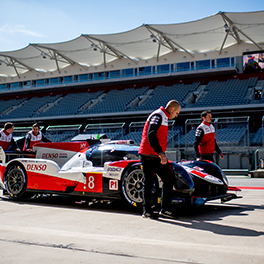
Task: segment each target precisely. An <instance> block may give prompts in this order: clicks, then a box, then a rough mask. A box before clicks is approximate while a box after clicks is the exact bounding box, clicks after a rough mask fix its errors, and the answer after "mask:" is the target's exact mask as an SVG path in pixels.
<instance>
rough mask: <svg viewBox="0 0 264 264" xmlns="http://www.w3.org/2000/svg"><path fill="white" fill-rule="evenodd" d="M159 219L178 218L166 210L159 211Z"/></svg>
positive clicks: (175, 214)
mask: <svg viewBox="0 0 264 264" xmlns="http://www.w3.org/2000/svg"><path fill="white" fill-rule="evenodd" d="M159 216H160V217H165V218H170V219H177V218H179V215H178V214H177V213H175V212H172V211H168V210H161V211H160V212H159Z"/></svg>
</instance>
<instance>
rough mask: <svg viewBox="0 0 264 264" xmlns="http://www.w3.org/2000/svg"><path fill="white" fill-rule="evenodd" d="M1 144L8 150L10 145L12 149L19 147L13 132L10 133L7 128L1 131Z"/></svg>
mask: <svg viewBox="0 0 264 264" xmlns="http://www.w3.org/2000/svg"><path fill="white" fill-rule="evenodd" d="M0 146H1V147H2V148H3V150H8V149H9V147H10V146H11V149H12V150H15V149H17V144H16V142H15V140H14V139H13V136H12V134H8V133H7V132H6V130H5V129H2V130H1V131H0Z"/></svg>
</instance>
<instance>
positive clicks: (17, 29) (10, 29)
mask: <svg viewBox="0 0 264 264" xmlns="http://www.w3.org/2000/svg"><path fill="white" fill-rule="evenodd" d="M0 33H3V34H8V35H15V34H22V35H27V36H34V37H44V35H42V34H40V33H38V32H35V31H32V30H29V29H26V27H25V26H24V25H10V24H4V25H3V26H2V27H0Z"/></svg>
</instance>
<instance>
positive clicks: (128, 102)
mask: <svg viewBox="0 0 264 264" xmlns="http://www.w3.org/2000/svg"><path fill="white" fill-rule="evenodd" d="M263 16H264V11H259V12H244V13H225V12H219V13H217V14H215V15H213V16H210V17H206V18H203V19H200V20H197V21H194V22H191V23H181V24H170V25H146V24H143V25H142V26H140V27H138V28H136V29H134V30H131V31H128V32H123V33H118V34H110V35H86V34H83V35H81V36H80V37H78V38H76V39H74V40H70V41H65V42H62V43H53V44H30V45H28V46H27V47H26V48H24V49H21V50H18V51H10V52H0V95H1V97H0V113H1V114H0V123H1V125H2V126H3V125H4V123H5V122H7V121H11V122H14V123H15V126H16V127H17V128H20V127H21V128H23V127H30V126H31V125H32V124H33V122H38V123H39V124H41V126H42V128H43V129H42V131H43V132H44V133H46V135H47V136H48V137H49V138H50V139H51V140H52V141H54V142H58V141H70V140H71V138H72V137H74V136H75V135H78V134H80V133H84V134H102V133H104V134H105V135H106V136H107V137H109V138H112V139H133V140H134V141H135V142H136V143H137V144H139V143H140V140H141V134H142V129H143V124H144V121H145V120H146V118H147V116H148V115H149V113H151V111H153V110H155V109H157V108H158V107H160V106H161V105H163V106H165V105H166V103H167V102H168V101H169V100H171V99H177V100H178V101H179V102H180V104H181V106H182V110H181V113H180V115H179V117H178V118H177V120H176V121H172V122H171V123H170V129H169V135H168V147H169V149H170V150H171V151H174V150H176V151H178V152H179V151H180V152H184V154H185V156H186V157H187V158H188V157H192V156H191V155H192V153H193V149H192V144H193V140H194V132H195V128H196V126H197V125H198V124H199V122H200V119H199V115H200V113H201V112H202V111H203V110H205V109H211V110H212V112H213V117H214V118H215V121H214V122H215V123H214V125H215V126H216V136H217V141H218V143H219V145H220V146H221V148H223V151H224V152H225V153H226V154H227V155H228V156H230V157H231V156H232V155H237V154H238V153H242V154H243V155H247V156H248V164H249V165H248V167H249V166H250V164H252V160H251V159H252V157H251V156H252V155H251V153H252V152H254V151H255V150H256V149H257V148H260V147H264V143H263V127H264V126H263V118H262V117H263V113H264V80H263V77H264V62H261V60H259V61H258V63H259V65H260V67H261V70H254V69H253V70H252V69H251V70H250V69H249V68H248V60H249V58H251V57H252V56H253V55H254V56H253V57H256V58H261V56H260V54H264V45H263V43H264V33H263V32H264V30H263V29H264V25H263ZM250 21H252V22H250ZM253 25H254V26H253ZM175 32H177V34H175ZM252 54H253V55H252ZM250 56H251V57H250ZM245 69H246V70H245ZM242 117H244V119H243V121H241V120H242V119H241V118H242ZM231 119H232V120H231ZM186 120H189V122H190V123H189V124H188V125H186ZM190 120H194V121H193V122H191V121H190ZM219 120H220V121H219ZM221 120H222V121H221ZM230 120H231V121H230ZM195 122H196V123H195ZM71 126H73V127H71ZM21 131H22V130H21ZM242 154H241V155H240V154H239V155H240V158H241V159H242ZM188 155H189V156H188ZM231 163H232V162H231V160H230V162H229V164H222V165H223V166H227V167H230V166H231V165H230V164H231Z"/></svg>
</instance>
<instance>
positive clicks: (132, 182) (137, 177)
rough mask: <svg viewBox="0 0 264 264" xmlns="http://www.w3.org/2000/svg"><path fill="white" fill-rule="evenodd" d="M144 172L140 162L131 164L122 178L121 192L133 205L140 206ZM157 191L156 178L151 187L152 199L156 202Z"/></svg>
mask: <svg viewBox="0 0 264 264" xmlns="http://www.w3.org/2000/svg"><path fill="white" fill-rule="evenodd" d="M143 180H144V173H143V170H142V165H141V164H134V165H132V166H131V167H130V168H129V169H128V170H127V171H126V172H125V174H124V176H123V178H122V193H123V196H124V198H125V199H126V200H127V201H128V202H129V203H130V204H132V205H134V206H142V203H143V186H144V183H143ZM157 193H158V180H157V179H156V180H155V183H154V185H153V189H152V200H153V201H154V200H155V202H156V199H157Z"/></svg>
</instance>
